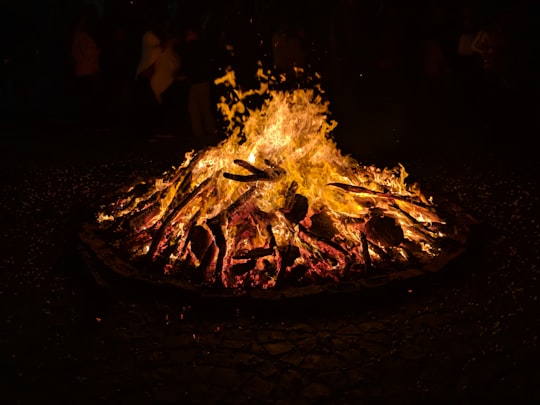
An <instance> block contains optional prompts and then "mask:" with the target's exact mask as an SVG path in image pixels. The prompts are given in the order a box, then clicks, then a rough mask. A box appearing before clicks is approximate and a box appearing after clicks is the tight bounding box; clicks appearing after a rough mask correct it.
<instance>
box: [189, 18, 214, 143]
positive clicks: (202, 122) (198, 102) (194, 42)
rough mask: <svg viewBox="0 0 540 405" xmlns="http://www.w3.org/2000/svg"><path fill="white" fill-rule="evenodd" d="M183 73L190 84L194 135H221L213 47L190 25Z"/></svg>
mask: <svg viewBox="0 0 540 405" xmlns="http://www.w3.org/2000/svg"><path fill="white" fill-rule="evenodd" d="M182 60H183V72H184V74H185V76H186V79H187V83H188V86H189V88H188V96H187V97H188V101H187V104H188V113H189V118H190V123H191V130H192V134H193V135H194V136H195V137H196V138H198V139H199V140H200V139H204V138H206V137H208V136H215V135H217V133H218V130H217V125H216V117H215V111H214V110H213V109H212V104H211V100H212V79H213V77H212V76H213V65H212V53H211V48H210V45H209V43H208V41H207V40H206V38H203V36H202V33H201V30H200V29H199V28H197V27H194V26H190V25H188V26H187V28H186V30H185V45H184V47H183V52H182Z"/></svg>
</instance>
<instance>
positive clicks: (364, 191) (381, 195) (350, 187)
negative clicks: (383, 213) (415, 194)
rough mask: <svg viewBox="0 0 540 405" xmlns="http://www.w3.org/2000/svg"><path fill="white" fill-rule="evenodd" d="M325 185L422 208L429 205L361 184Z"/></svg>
mask: <svg viewBox="0 0 540 405" xmlns="http://www.w3.org/2000/svg"><path fill="white" fill-rule="evenodd" d="M327 185H328V186H333V187H339V188H341V189H342V190H345V191H347V192H350V193H357V194H370V195H374V196H377V197H378V198H386V199H389V200H402V201H405V202H408V203H410V204H413V205H417V206H419V207H424V208H428V207H429V205H426V204H424V203H422V202H420V201H415V200H413V199H412V198H410V197H407V196H402V195H396V194H389V193H388V192H380V191H374V190H370V189H369V188H366V187H362V186H353V185H352V184H344V183H328V184H327Z"/></svg>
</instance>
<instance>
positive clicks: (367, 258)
mask: <svg viewBox="0 0 540 405" xmlns="http://www.w3.org/2000/svg"><path fill="white" fill-rule="evenodd" d="M360 242H361V243H362V257H363V258H364V271H365V272H366V275H367V274H369V273H371V257H370V255H369V247H368V241H367V238H366V234H365V233H364V232H360Z"/></svg>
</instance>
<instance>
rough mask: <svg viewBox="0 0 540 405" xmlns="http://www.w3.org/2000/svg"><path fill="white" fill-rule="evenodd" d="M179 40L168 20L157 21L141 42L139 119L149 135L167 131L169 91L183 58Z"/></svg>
mask: <svg viewBox="0 0 540 405" xmlns="http://www.w3.org/2000/svg"><path fill="white" fill-rule="evenodd" d="M178 42H179V38H178V37H175V36H173V35H172V21H171V20H170V19H169V18H167V17H165V18H158V19H156V20H154V23H153V25H152V26H151V27H150V28H149V29H148V30H147V31H145V32H144V34H143V36H142V41H141V55H140V59H139V63H138V65H137V69H136V72H135V79H136V82H137V89H138V100H139V102H138V108H137V110H138V117H139V119H140V120H141V121H142V126H141V127H140V129H141V130H143V131H145V134H146V135H147V134H148V132H152V131H156V130H157V131H163V130H164V128H163V127H164V114H165V111H166V110H167V107H168V104H167V102H165V103H164V100H167V101H168V100H169V99H168V98H167V97H165V93H166V91H168V90H169V89H170V87H171V86H172V85H173V83H175V81H177V80H182V79H183V77H182V76H180V75H179V72H180V68H181V59H180V56H179V54H178V53H177V51H176V46H177V44H178Z"/></svg>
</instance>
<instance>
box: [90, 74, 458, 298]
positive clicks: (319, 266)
mask: <svg viewBox="0 0 540 405" xmlns="http://www.w3.org/2000/svg"><path fill="white" fill-rule="evenodd" d="M259 77H260V88H258V89H256V90H253V89H252V90H249V91H242V90H241V89H240V88H238V86H236V83H235V76H234V72H233V71H228V72H227V73H226V74H225V75H224V76H223V77H221V78H219V79H218V80H216V84H217V85H219V86H222V88H224V89H226V91H225V92H224V93H225V94H226V96H222V98H221V101H220V103H219V105H218V107H219V110H220V111H221V113H222V115H223V118H224V121H223V122H224V127H225V129H226V133H227V134H228V136H227V137H226V138H225V139H224V140H222V141H221V142H220V143H219V144H217V145H216V146H211V147H207V148H205V149H202V150H199V151H193V150H192V151H189V152H188V153H186V155H185V159H184V161H183V162H182V163H181V164H180V165H179V167H172V168H171V169H170V170H168V171H166V172H165V173H163V174H162V175H161V176H159V177H157V178H153V179H147V180H144V181H140V182H137V183H136V184H132V185H130V186H128V187H126V188H124V189H122V190H119V191H118V193H117V194H115V196H114V198H113V199H112V200H111V201H107V202H104V203H103V205H102V206H101V208H100V209H99V212H98V213H97V214H96V219H95V222H93V223H91V224H87V225H89V227H88V226H87V228H86V237H83V239H85V238H86V240H87V241H88V230H89V229H91V231H92V235H93V236H92V237H93V238H94V240H95V239H96V238H98V239H99V240H100V245H101V246H102V245H103V244H104V243H103V241H105V244H106V245H107V249H109V250H108V252H109V253H108V254H107V255H108V256H110V254H111V252H112V254H114V255H115V260H116V263H117V264H118V262H122V263H124V267H123V268H124V269H125V268H126V265H127V266H128V267H129V268H130V270H129V271H128V273H130V274H133V273H134V272H136V273H137V274H142V275H144V277H146V278H148V279H150V278H153V279H159V280H160V282H165V283H168V282H170V283H173V284H174V283H176V284H177V285H178V283H180V284H179V285H183V286H190V287H202V286H204V287H210V288H219V289H223V290H234V291H237V292H242V291H247V290H279V289H285V288H292V287H302V286H312V285H326V284H333V283H343V282H354V281H355V280H365V279H368V278H369V277H371V276H374V275H392V274H400V272H401V273H403V272H407V271H410V270H411V269H414V271H420V272H422V271H425V269H428V271H431V270H432V269H433V268H436V267H438V265H439V264H440V263H445V262H447V261H448V258H449V256H448V254H449V252H451V254H450V256H452V257H453V256H455V252H458V251H461V250H460V249H461V247H462V246H463V244H464V242H465V237H464V234H465V233H466V229H465V228H464V227H463V226H462V225H463V222H460V221H456V218H457V216H459V215H460V214H457V216H456V213H455V211H453V210H449V209H448V207H449V206H448V205H447V204H446V203H445V204H444V206H443V205H440V204H437V202H436V201H434V199H433V198H432V197H428V196H426V195H424V194H423V192H422V191H421V189H420V187H419V186H418V184H408V183H407V181H406V180H407V177H408V174H407V172H406V170H405V168H404V167H403V165H401V164H398V165H397V166H396V167H394V168H382V169H381V168H378V167H375V166H373V165H363V164H360V163H359V162H358V161H357V160H356V159H354V158H352V157H351V156H349V155H345V154H343V153H342V152H341V151H340V150H339V149H338V147H337V146H336V143H335V141H334V140H333V138H332V131H333V130H334V128H335V127H336V125H337V123H336V122H335V121H334V120H332V119H331V118H330V117H331V115H330V109H329V102H328V100H326V98H325V96H324V92H323V91H322V89H321V88H320V86H313V87H312V88H295V89H293V90H279V89H278V88H277V87H276V88H272V85H271V84H272V83H273V81H272V78H271V77H270V76H269V75H268V74H267V73H263V72H262V69H260V70H259ZM274 80H275V79H274ZM254 95H255V96H257V97H259V98H262V99H264V101H263V102H262V103H261V104H260V106H258V107H257V108H254V109H249V108H248V107H247V105H248V103H247V102H246V101H247V100H249V99H250V97H253V96H254ZM94 245H95V243H94ZM107 255H105V256H107ZM441 259H442V260H441ZM433 263H437V264H436V265H433ZM120 267H122V266H120Z"/></svg>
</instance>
